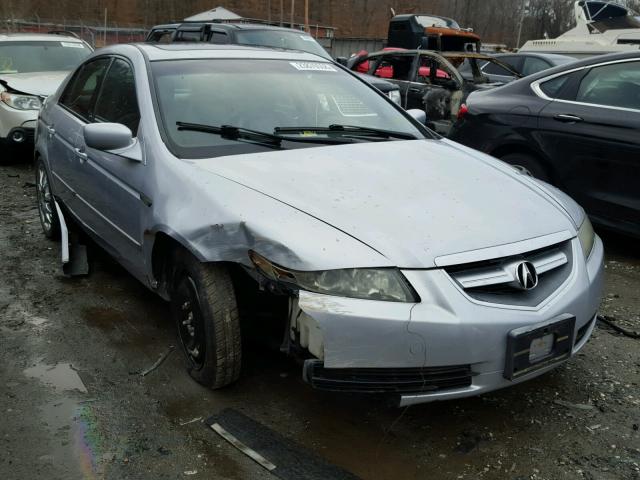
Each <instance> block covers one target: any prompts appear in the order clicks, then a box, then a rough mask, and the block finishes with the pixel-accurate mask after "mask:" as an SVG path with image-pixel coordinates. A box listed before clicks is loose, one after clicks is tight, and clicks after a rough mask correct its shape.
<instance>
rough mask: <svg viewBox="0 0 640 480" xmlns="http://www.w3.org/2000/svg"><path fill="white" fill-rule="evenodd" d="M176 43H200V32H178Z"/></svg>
mask: <svg viewBox="0 0 640 480" xmlns="http://www.w3.org/2000/svg"><path fill="white" fill-rule="evenodd" d="M175 41H176V42H200V41H202V30H178V32H177V33H176V38H175Z"/></svg>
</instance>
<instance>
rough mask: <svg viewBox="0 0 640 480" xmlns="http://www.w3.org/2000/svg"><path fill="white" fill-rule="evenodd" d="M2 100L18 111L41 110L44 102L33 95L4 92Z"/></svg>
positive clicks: (1, 94) (0, 95)
mask: <svg viewBox="0 0 640 480" xmlns="http://www.w3.org/2000/svg"><path fill="white" fill-rule="evenodd" d="M0 100H2V101H3V102H4V103H6V104H7V105H9V106H10V107H11V108H15V109H17V110H40V107H41V106H42V102H41V101H40V99H39V98H38V97H34V96H33V95H18V94H16V93H9V92H2V93H0Z"/></svg>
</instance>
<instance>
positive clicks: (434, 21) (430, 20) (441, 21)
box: [416, 15, 460, 30]
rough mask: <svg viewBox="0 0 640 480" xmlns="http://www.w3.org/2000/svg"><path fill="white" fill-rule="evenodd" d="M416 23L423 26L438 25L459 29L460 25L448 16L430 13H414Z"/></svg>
mask: <svg viewBox="0 0 640 480" xmlns="http://www.w3.org/2000/svg"><path fill="white" fill-rule="evenodd" d="M416 19H417V20H418V23H419V24H420V25H422V26H423V27H440V28H453V29H455V30H460V25H458V23H457V22H456V21H454V20H452V19H450V18H444V17H435V16H433V17H432V16H430V15H416Z"/></svg>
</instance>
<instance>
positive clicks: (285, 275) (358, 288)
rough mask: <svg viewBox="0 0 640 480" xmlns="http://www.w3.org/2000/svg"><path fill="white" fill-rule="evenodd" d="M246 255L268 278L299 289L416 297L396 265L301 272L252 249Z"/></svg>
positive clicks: (410, 299)
mask: <svg viewBox="0 0 640 480" xmlns="http://www.w3.org/2000/svg"><path fill="white" fill-rule="evenodd" d="M249 258H250V259H251V261H252V262H253V264H254V265H255V266H256V267H257V268H258V270H260V271H261V272H262V273H263V274H264V275H265V276H266V277H267V278H270V279H271V280H274V281H278V282H283V283H287V284H289V285H292V286H295V287H297V288H299V289H302V290H308V291H310V292H315V293H323V294H326V295H336V296H340V297H350V298H362V299H367V300H382V301H387V302H408V303H413V302H417V301H418V297H417V295H416V293H415V292H414V291H413V289H412V288H411V286H410V285H409V283H408V282H407V280H406V279H405V278H404V276H403V275H402V273H400V271H399V270H397V269H395V268H346V269H340V270H325V271H317V272H300V271H295V270H290V269H287V268H284V267H280V266H278V265H276V264H274V263H272V262H270V261H269V260H267V259H266V258H264V257H263V256H262V255H260V254H258V253H256V252H254V251H249Z"/></svg>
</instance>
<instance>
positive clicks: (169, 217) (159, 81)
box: [36, 44, 603, 405]
mask: <svg viewBox="0 0 640 480" xmlns="http://www.w3.org/2000/svg"><path fill="white" fill-rule="evenodd" d="M413 115H415V118H414V116H413ZM419 117H420V115H419V112H418V113H416V112H404V111H403V110H402V109H400V108H399V107H398V106H397V105H395V104H394V103H393V102H391V101H390V100H389V99H388V98H386V97H385V96H384V95H382V94H381V93H380V92H378V91H377V90H375V89H374V88H372V87H370V86H368V85H367V84H366V83H365V82H364V81H362V80H360V79H359V78H358V77H356V76H355V75H353V74H352V73H350V72H347V71H346V70H343V69H341V68H340V67H339V66H337V65H335V64H332V63H330V62H329V61H327V60H325V59H322V58H320V57H317V56H314V55H312V54H308V53H302V52H293V51H285V50H276V49H266V48H251V47H238V46H229V45H223V46H215V45H199V46H191V45H166V46H161V45H156V46H154V45H148V44H147V45H120V46H115V47H109V48H105V49H102V50H100V51H99V52H96V53H94V54H93V55H92V56H91V57H90V58H89V59H88V60H87V61H85V62H84V64H83V65H82V66H81V67H80V68H78V69H77V70H76V71H75V73H74V74H73V75H71V76H70V78H69V79H68V80H67V81H66V83H65V84H64V85H62V86H61V88H60V89H59V91H58V92H57V93H56V94H55V95H54V96H52V97H50V98H49V99H48V101H47V102H46V104H45V106H44V108H43V110H42V112H41V115H40V119H39V123H38V131H37V139H36V156H37V163H36V165H37V169H36V170H37V190H38V199H39V200H38V201H39V211H40V217H41V220H42V226H43V229H44V233H45V234H46V235H47V236H49V237H54V236H56V235H59V234H60V232H61V231H62V232H63V235H62V237H63V238H62V239H63V253H64V255H63V256H64V257H65V258H67V257H68V251H66V249H67V243H66V224H67V223H68V222H69V221H70V220H71V219H72V220H73V221H74V222H75V223H77V224H79V225H80V226H81V227H82V229H83V230H85V231H86V232H87V233H89V234H90V235H91V236H92V237H93V238H94V239H95V241H96V242H98V243H99V244H100V245H101V246H102V247H104V248H105V249H106V250H107V251H108V252H110V253H111V254H112V255H113V256H114V257H115V258H116V259H117V260H118V261H119V262H120V263H122V265H123V266H124V267H125V268H127V270H129V272H131V274H132V275H134V276H135V277H136V278H138V279H139V280H140V281H141V282H143V283H144V284H145V285H146V286H147V287H148V288H150V289H151V290H153V291H155V292H157V294H158V295H160V296H161V297H162V298H163V299H165V300H167V301H169V302H170V305H171V311H172V315H173V317H174V320H175V323H176V326H177V330H178V335H179V338H180V340H181V344H182V346H183V347H184V348H183V349H184V352H185V356H186V359H187V364H188V370H189V372H190V374H191V376H192V377H193V378H194V379H195V380H197V381H198V382H201V383H203V384H205V385H207V386H209V387H212V388H219V387H223V386H225V385H227V384H229V383H231V382H233V381H234V380H236V379H237V378H238V376H239V374H240V369H241V363H242V361H241V358H242V350H241V325H242V326H243V327H244V326H245V325H249V324H255V323H258V324H260V325H261V326H262V327H268V329H273V328H276V329H278V330H279V332H280V338H283V339H284V340H283V341H282V346H281V349H282V350H283V351H285V352H287V353H289V354H291V355H296V356H298V357H300V358H302V359H303V360H304V368H303V378H304V379H305V380H306V381H307V382H308V383H310V384H311V385H312V386H314V387H316V388H319V389H326V390H336V391H354V392H374V393H384V394H390V395H393V396H395V397H396V398H397V399H398V402H399V404H400V405H409V404H414V403H422V402H428V401H432V400H441V399H449V398H457V397H465V396H470V395H476V394H480V393H483V392H488V391H491V390H495V389H498V388H502V387H506V386H509V385H514V384H516V383H519V382H521V381H524V380H527V379H530V378H533V377H535V376H538V375H540V374H542V373H544V372H547V371H549V370H550V369H552V368H554V367H556V366H558V365H559V364H560V363H562V362H564V361H566V360H567V359H569V358H570V357H572V356H573V355H575V354H576V352H578V351H579V350H580V349H581V348H582V347H583V346H584V345H585V343H586V342H587V340H588V339H589V336H590V335H591V332H592V330H593V328H594V325H595V318H596V311H597V308H598V304H599V300H600V295H601V290H602V268H603V266H602V262H603V247H602V242H601V241H600V239H599V238H598V237H597V236H596V235H595V234H594V231H593V229H592V227H591V224H590V222H589V219H588V218H587V217H586V216H585V213H584V211H583V210H582V208H580V207H579V206H578V205H577V204H576V203H575V202H574V201H572V200H571V199H570V198H569V197H567V196H566V195H564V194H563V193H561V192H560V191H558V190H556V189H555V188H553V187H552V186H550V185H547V184H545V183H542V182H539V181H537V180H534V179H533V178H531V177H527V176H525V175H523V174H520V173H518V172H517V171H515V170H514V169H512V168H511V167H509V166H508V165H506V164H504V163H502V162H500V161H498V160H496V159H494V158H491V157H488V156H486V155H483V154H481V153H479V152H477V151H474V150H471V149H468V148H465V147H463V146H461V145H458V144H455V143H453V142H450V141H448V140H444V139H442V138H440V137H439V136H437V135H435V134H433V133H431V132H430V131H429V130H428V129H426V128H424V126H423V125H422V124H421V123H420V122H419V121H418V120H417V118H419ZM65 219H66V221H65ZM244 331H245V330H243V332H244Z"/></svg>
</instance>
